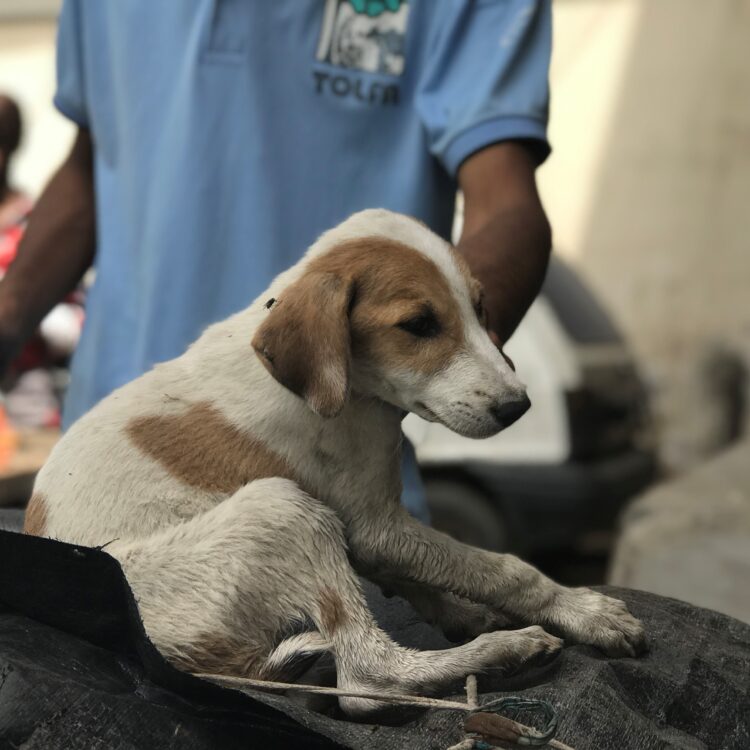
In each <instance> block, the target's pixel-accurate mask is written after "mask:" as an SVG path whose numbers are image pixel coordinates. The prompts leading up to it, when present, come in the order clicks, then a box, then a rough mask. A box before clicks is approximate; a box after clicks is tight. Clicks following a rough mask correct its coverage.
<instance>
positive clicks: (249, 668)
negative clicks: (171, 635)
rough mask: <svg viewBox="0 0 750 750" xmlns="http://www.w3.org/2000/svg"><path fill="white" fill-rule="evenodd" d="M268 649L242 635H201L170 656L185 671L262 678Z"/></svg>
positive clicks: (173, 662) (170, 659)
mask: <svg viewBox="0 0 750 750" xmlns="http://www.w3.org/2000/svg"><path fill="white" fill-rule="evenodd" d="M266 656H267V653H266V651H265V650H264V649H261V648H257V647H256V648H253V647H252V646H248V645H247V643H244V642H243V641H242V640H241V639H240V638H237V639H233V638H227V637H219V636H214V635H210V634H205V635H201V636H200V637H198V638H197V639H196V640H195V641H194V642H193V643H191V644H189V645H187V646H184V647H182V648H181V649H180V653H179V655H174V654H172V655H169V656H168V659H169V661H170V662H172V664H174V665H175V666H176V667H178V668H179V669H182V670H183V671H185V672H196V673H200V672H206V673H208V674H220V675H228V676H230V677H247V678H250V679H253V678H261V677H262V669H263V664H264V663H265V659H266Z"/></svg>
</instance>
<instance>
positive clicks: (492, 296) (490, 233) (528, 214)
mask: <svg viewBox="0 0 750 750" xmlns="http://www.w3.org/2000/svg"><path fill="white" fill-rule="evenodd" d="M534 168H535V164H534V161H533V159H531V157H530V155H529V153H528V152H527V150H526V149H525V148H524V147H523V146H521V145H519V144H515V143H512V142H507V143H499V144H495V145H493V146H489V147H487V148H486V149H483V150H482V151H480V152H478V153H476V154H475V155H473V156H471V157H469V158H468V159H467V160H466V161H465V162H464V163H463V164H462V165H461V168H460V169H459V175H458V176H459V183H460V185H461V189H462V190H463V193H464V228H463V234H462V236H461V241H460V242H459V243H458V247H457V249H458V251H459V252H460V253H461V254H462V255H463V257H464V258H465V259H466V262H467V263H468V265H469V269H470V270H471V272H472V273H473V274H474V276H475V277H476V278H477V280H478V281H479V282H480V283H481V284H482V286H483V287H484V306H485V309H486V311H487V318H488V324H489V325H488V327H489V330H490V337H491V338H492V339H493V341H494V342H495V344H496V345H498V344H499V345H502V344H505V343H506V342H507V340H508V339H509V338H510V335H511V334H512V333H513V331H514V330H515V328H516V326H517V325H518V323H519V321H520V320H521V318H522V317H523V315H524V313H525V312H526V310H527V309H528V307H529V305H530V304H531V303H532V301H533V299H534V297H535V296H536V294H537V292H538V291H539V289H540V287H541V285H542V281H543V279H544V274H545V271H546V268H547V262H548V258H549V250H550V229H549V224H548V222H547V219H546V217H545V215H544V210H543V208H542V205H541V203H540V201H539V196H538V194H537V191H536V183H535V180H534ZM501 350H502V349H501Z"/></svg>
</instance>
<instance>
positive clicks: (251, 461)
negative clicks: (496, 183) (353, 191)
mask: <svg viewBox="0 0 750 750" xmlns="http://www.w3.org/2000/svg"><path fill="white" fill-rule="evenodd" d="M484 320H485V316H484V314H483V311H482V297H481V289H480V286H479V284H478V283H477V282H476V280H475V279H473V278H472V276H471V275H470V273H469V271H468V269H467V268H466V266H465V264H464V263H463V261H462V260H461V258H460V257H459V256H458V255H457V253H456V252H454V250H453V249H452V247H451V246H450V245H449V244H448V243H446V242H445V241H443V240H442V239H440V238H439V237H437V236H436V235H435V234H433V233H432V232H430V231H429V230H428V229H427V228H426V227H425V226H424V225H422V224H420V223H419V222H417V221H415V220H413V219H410V218H408V217H405V216H402V215H398V214H394V213H390V212H388V211H384V210H369V211H363V212H361V213H358V214H355V215H354V216H352V217H350V218H349V219H348V220H346V221H345V222H343V223H342V224H340V225H339V226H338V227H336V228H335V229H333V230H331V231H329V232H327V233H326V234H324V235H323V236H322V237H321V238H320V239H319V240H318V241H317V242H316V243H315V244H314V245H313V246H312V247H311V248H310V249H309V251H308V252H307V253H306V255H305V256H304V257H303V258H302V260H301V261H300V262H299V263H298V264H297V265H295V266H294V267H292V268H291V269H289V270H288V271H286V272H285V273H282V274H281V275H280V276H278V277H277V278H276V279H275V280H274V282H273V283H272V284H271V286H270V288H269V289H268V291H267V292H266V293H265V294H263V295H262V296H261V297H259V298H258V299H257V300H256V301H255V302H253V303H252V304H251V305H250V307H248V308H247V309H246V310H244V311H242V312H240V313H238V314H236V315H234V316H232V317H231V318H229V319H228V320H226V321H224V322H222V323H218V324H216V325H214V326H211V327H210V328H208V329H207V330H206V332H205V333H204V334H203V335H202V336H201V337H200V338H199V339H198V340H197V341H196V342H195V343H194V344H193V345H192V346H191V347H190V348H189V349H188V351H187V352H186V353H185V354H184V355H182V356H181V357H178V358H177V359H174V360H172V361H170V362H166V363H164V364H160V365H157V366H156V367H155V368H154V369H153V370H151V371H150V372H148V373H147V374H145V375H143V376H142V377H140V378H138V379H137V380H135V381H133V382H131V383H129V384H128V385H126V386H124V387H122V388H120V389H119V390H117V391H115V392H114V393H112V394H111V395H110V396H109V397H107V398H106V399H104V400H103V401H102V402H101V403H99V404H98V405H97V406H96V407H95V408H94V409H92V410H91V411H90V412H89V413H88V414H86V415H85V416H84V417H82V418H81V419H80V420H79V421H78V422H77V423H76V424H75V425H73V427H72V428H71V429H70V431H69V432H68V433H67V434H66V435H65V436H64V437H63V438H62V440H61V441H60V443H59V444H58V445H57V446H56V448H55V449H54V451H53V453H52V455H51V456H50V458H49V460H48V461H47V463H46V464H45V466H44V468H43V469H42V471H41V472H40V474H39V476H38V478H37V481H36V485H35V489H34V495H33V498H32V500H31V502H30V505H29V509H28V512H27V517H26V531H27V532H28V533H32V534H39V535H44V536H48V537H54V538H57V539H62V540H65V541H69V542H73V543H76V544H84V545H101V544H103V543H105V542H110V541H111V540H113V539H114V540H116V541H114V542H112V543H111V544H110V545H109V546H108V547H107V552H109V553H110V554H112V555H113V556H114V557H115V558H117V560H119V562H120V563H121V565H122V567H123V570H124V572H125V575H126V577H127V579H128V581H129V582H130V585H131V586H132V588H133V591H134V593H135V596H136V599H137V601H138V606H139V609H140V613H141V616H142V618H143V622H144V625H145V628H146V631H147V632H148V634H149V637H150V638H151V639H152V641H153V642H154V644H155V645H156V647H157V648H158V649H159V650H160V651H161V652H162V653H163V654H164V656H165V657H166V658H167V659H169V660H170V661H171V662H172V663H173V664H175V665H177V666H178V667H180V668H183V669H186V670H189V671H192V672H214V673H223V674H232V675H240V676H247V677H255V678H266V679H279V678H283V677H284V675H285V670H286V669H287V668H289V666H290V663H291V662H293V661H294V658H295V657H296V656H297V655H299V654H300V653H316V652H323V651H329V650H330V651H331V652H332V653H333V655H334V657H335V662H336V670H337V680H338V685H339V687H341V688H344V689H347V690H378V691H385V692H393V693H412V692H417V691H418V692H421V693H424V692H435V691H438V690H439V689H440V688H441V687H444V686H446V685H447V684H449V683H451V682H453V681H455V680H457V679H460V678H463V677H464V676H466V675H467V674H469V673H472V672H481V671H482V670H486V669H489V668H494V667H499V668H503V669H516V668H517V667H518V666H519V665H521V664H523V663H524V662H526V661H528V660H531V659H534V658H539V657H544V656H545V655H550V654H553V653H554V652H556V651H558V650H559V649H560V647H561V645H562V642H561V641H560V640H559V639H558V638H556V637H554V636H552V635H550V634H548V633H547V632H545V630H543V629H542V627H541V626H544V627H548V628H549V629H551V630H553V631H555V632H556V633H558V634H559V635H562V636H563V637H564V638H566V639H570V640H571V641H575V642H580V643H589V644H593V645H595V646H598V647H599V648H601V649H603V650H604V651H605V652H606V653H607V654H610V655H615V656H616V655H629V656H633V655H635V654H636V653H637V652H638V651H639V650H640V649H641V648H642V646H643V643H644V636H643V630H642V627H641V625H640V623H639V622H638V621H637V620H636V619H635V618H633V617H632V616H631V615H630V614H629V613H628V611H627V609H626V607H625V605H624V604H623V603H622V602H621V601H619V600H616V599H612V598H609V597H607V596H603V595H601V594H598V593H595V592H593V591H590V590H588V589H568V588H564V587H562V586H559V585H557V584H556V583H554V582H552V581H551V580H549V579H548V578H546V577H545V576H543V575H542V574H541V573H539V572H538V571H537V570H535V569H534V568H533V567H531V566H529V565H527V564H525V563H523V562H521V561H520V560H518V559H517V558H515V557H513V556H511V555H503V554H496V553H492V552H487V551H484V550H480V549H476V548H473V547H470V546H467V545H464V544H461V543H459V542H457V541H454V540H453V539H451V538H450V537H448V536H446V535H445V534H442V533H440V532H438V531H435V530H434V529H430V528H427V527H425V526H423V525H422V524H420V523H419V522H418V521H416V520H415V519H414V518H412V517H411V516H410V515H409V514H408V513H407V512H406V511H405V510H404V509H403V507H402V506H401V505H400V503H399V497H400V490H401V485H400V479H399V474H400V443H401V439H402V438H401V419H402V417H403V416H404V414H405V413H406V412H409V411H412V412H415V413H417V414H419V415H420V416H422V417H424V418H425V419H428V420H431V421H437V422H440V423H442V424H444V425H446V426H447V427H449V428H450V429H451V430H454V431H455V432H457V433H460V434H462V435H467V436H469V437H475V438H481V437H486V436H489V435H493V434H495V433H497V432H498V431H499V430H501V429H503V427H506V426H507V425H508V424H510V423H511V422H513V421H514V420H515V419H517V418H518V417H519V416H520V415H521V414H522V413H523V412H524V411H525V410H526V409H527V407H528V405H529V402H528V399H527V397H526V394H525V391H524V388H523V386H522V385H521V383H520V382H519V380H518V378H517V377H516V375H515V373H514V372H513V371H512V369H511V368H510V366H509V365H508V363H507V362H506V360H505V359H504V358H503V356H502V354H501V353H500V352H499V351H498V350H497V348H496V347H495V346H494V345H493V344H492V342H491V341H490V338H489V336H488V333H487V330H486V329H485V326H484ZM355 571H356V573H359V574H361V575H363V576H365V577H369V578H371V579H373V580H376V581H378V582H380V583H381V584H384V585H387V586H388V587H389V588H391V589H393V590H397V591H400V592H402V593H403V594H404V595H405V596H407V597H408V598H409V599H410V600H411V601H412V602H413V603H414V604H415V606H417V607H418V608H419V609H420V610H422V611H424V612H427V613H430V614H431V616H432V619H433V620H435V621H436V622H437V624H439V625H441V626H442V627H444V628H445V629H449V630H451V631H454V632H455V630H456V629H457V628H460V627H462V626H463V629H464V630H465V631H466V632H467V633H469V634H471V635H474V636H476V637H474V639H473V640H470V641H469V642H467V643H465V644H464V645H460V646H456V647H455V648H450V649H447V650H445V651H433V652H430V651H427V652H420V651H414V650H410V649H406V648H402V647H401V646H399V645H398V644H396V643H394V642H393V641H392V640H391V639H390V638H389V637H388V636H387V635H386V634H385V633H384V632H383V631H382V630H381V629H380V628H379V627H378V625H377V624H376V623H375V621H374V620H373V617H372V615H371V613H370V612H369V610H368V608H367V605H366V603H365V601H364V598H363V596H362V591H361V588H360V584H359V582H358V578H357V575H356V573H355ZM505 617H507V618H510V619H511V620H512V621H513V622H516V623H519V624H521V625H524V626H526V627H524V628H523V629H521V630H504V631H497V630H494V629H495V628H496V627H497V622H498V621H500V620H501V619H502V618H505ZM303 621H304V622H311V623H313V629H312V630H309V631H307V632H304V633H301V634H297V635H294V636H292V637H286V638H284V634H288V633H289V632H290V626H293V625H294V623H297V622H303ZM483 631H488V632H483ZM340 703H341V706H342V708H343V709H344V710H345V711H347V712H349V713H350V714H362V713H366V712H368V711H370V710H372V709H377V708H379V705H378V704H377V703H376V702H374V701H370V700H364V699H359V698H342V699H341V701H340Z"/></svg>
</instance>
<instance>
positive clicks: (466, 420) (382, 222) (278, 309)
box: [253, 210, 529, 437]
mask: <svg viewBox="0 0 750 750" xmlns="http://www.w3.org/2000/svg"><path fill="white" fill-rule="evenodd" d="M253 347H254V349H255V351H256V352H257V354H258V356H259V357H260V359H261V361H262V362H263V364H264V365H265V366H266V368H267V369H268V371H269V372H270V373H271V374H272V375H273V377H274V378H276V380H278V381H279V383H281V384H282V385H284V386H285V387H286V388H288V389H290V390H291V391H293V392H294V393H296V394H297V395H298V396H301V397H302V398H303V399H305V400H306V401H307V403H308V404H309V405H310V407H311V408H312V409H313V410H314V411H315V412H317V413H318V414H320V415H321V416H324V417H333V416H336V415H337V414H338V413H339V412H340V411H341V409H342V408H343V406H344V404H345V403H346V401H347V399H348V398H349V394H350V392H353V393H355V394H358V395H362V396H374V397H377V398H380V399H382V400H383V401H386V402H388V403H390V404H393V405H394V406H397V407H399V408H401V409H404V410H407V411H413V412H415V413H416V414H419V415H420V416H421V417H424V418H425V419H428V420H430V421H433V422H435V421H436V422H441V423H442V424H444V425H445V426H447V427H449V428H450V429H451V430H453V431H455V432H458V433H460V434H462V435H466V436H469V437H487V436H489V435H493V434H495V433H496V432H499V431H500V430H501V429H503V428H504V427H507V426H508V425H509V424H511V423H512V422H514V421H515V420H516V419H517V418H518V417H520V416H521V415H522V414H523V413H524V412H525V411H526V409H527V408H528V406H529V400H528V398H527V397H526V392H525V390H524V387H523V386H522V385H521V383H520V381H519V380H518V378H517V377H516V374H515V372H514V371H513V369H512V367H511V366H510V364H509V361H508V360H507V359H506V358H505V357H504V356H503V354H502V353H501V352H500V351H499V350H498V349H497V347H496V346H495V345H494V344H493V343H492V341H491V340H490V337H489V335H488V333H487V329H486V317H485V314H484V310H483V307H482V290H481V286H480V284H479V283H478V282H477V281H476V280H475V279H474V278H473V277H472V276H471V274H470V273H469V271H468V268H467V267H466V265H465V263H464V262H463V260H462V259H461V258H460V257H459V255H458V254H457V253H456V252H455V251H454V250H453V249H452V248H451V246H450V245H449V244H448V243H446V242H445V241H444V240H442V239H440V238H439V237H438V236H437V235H435V234H433V233H432V232H431V231H430V230H429V229H427V228H426V227H425V226H424V225H422V224H420V223H419V222H417V221H415V220H413V219H410V218H408V217H405V216H402V215H399V214H393V213H391V212H388V211H380V210H377V211H376V210H371V211H363V212H361V213H358V214H355V215H354V216H352V217H351V218H350V219H348V220H347V221H345V222H344V223H343V224H341V225H339V226H338V227H336V228H335V229H333V230H331V231H330V232H328V233H326V234H325V235H323V237H321V239H320V240H319V241H318V242H317V243H316V244H315V245H314V246H313V247H312V248H311V250H310V251H309V252H308V254H307V256H306V258H305V259H304V261H303V266H302V272H301V275H299V276H298V277H297V279H296V280H295V281H294V282H292V283H291V284H290V285H289V286H287V287H286V288H285V289H284V290H283V291H282V292H280V294H279V298H278V300H275V301H273V303H272V304H271V305H270V307H269V312H268V314H267V318H266V320H265V321H264V322H263V323H262V324H261V325H260V327H259V328H258V330H257V332H256V335H255V337H254V339H253Z"/></svg>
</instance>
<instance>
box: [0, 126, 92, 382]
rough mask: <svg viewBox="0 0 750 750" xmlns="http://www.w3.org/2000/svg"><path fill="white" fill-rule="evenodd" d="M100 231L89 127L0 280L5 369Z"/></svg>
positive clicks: (83, 266)
mask: <svg viewBox="0 0 750 750" xmlns="http://www.w3.org/2000/svg"><path fill="white" fill-rule="evenodd" d="M95 235H96V231H95V206H94V176H93V150H92V145H91V138H90V136H89V132H88V130H85V129H83V128H80V129H79V131H78V135H77V136H76V139H75V142H74V143H73V147H72V149H71V151H70V154H69V155H68V157H67V158H66V159H65V161H64V162H63V164H62V165H61V166H60V168H59V169H58V170H57V172H56V173H55V174H54V176H53V177H52V179H51V180H50V182H49V184H48V185H47V187H46V188H45V190H44V192H43V193H42V195H41V197H40V198H39V201H38V202H37V204H36V206H35V208H34V210H33V211H32V213H31V218H30V220H29V224H28V227H27V228H26V232H25V233H24V236H23V239H22V240H21V243H20V246H19V248H18V254H17V256H16V259H15V260H14V261H13V263H12V264H11V266H10V268H9V269H8V272H7V273H6V275H5V277H4V278H3V279H2V281H0V373H2V372H4V371H5V369H6V368H7V366H8V364H9V363H10V361H11V359H12V357H13V355H14V354H15V352H16V350H17V349H18V348H19V347H20V345H21V344H22V343H23V342H24V341H25V340H26V339H28V338H29V337H30V336H31V334H32V333H33V332H34V331H35V330H36V328H37V326H38V325H39V323H40V322H41V320H42V318H44V316H45V315H46V314H47V313H48V312H49V311H50V310H51V309H52V308H53V307H54V306H55V305H56V304H57V303H58V302H60V301H61V300H62V299H63V298H64V297H65V295H67V294H68V293H69V292H70V291H71V290H73V289H74V288H75V286H76V284H77V283H78V282H79V281H80V280H81V278H82V277H83V275H84V273H85V272H86V270H87V269H88V268H89V267H90V266H91V264H92V262H93V259H94V250H95V242H96V237H95Z"/></svg>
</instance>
